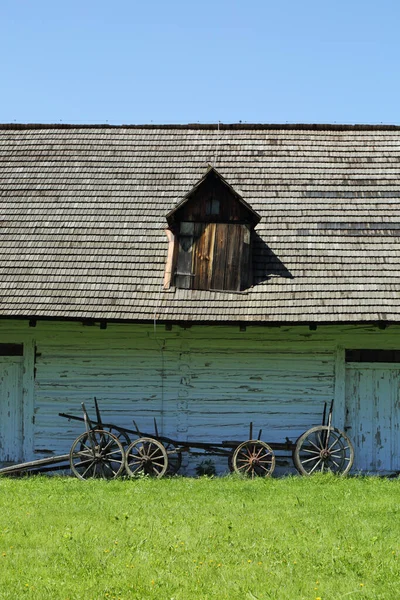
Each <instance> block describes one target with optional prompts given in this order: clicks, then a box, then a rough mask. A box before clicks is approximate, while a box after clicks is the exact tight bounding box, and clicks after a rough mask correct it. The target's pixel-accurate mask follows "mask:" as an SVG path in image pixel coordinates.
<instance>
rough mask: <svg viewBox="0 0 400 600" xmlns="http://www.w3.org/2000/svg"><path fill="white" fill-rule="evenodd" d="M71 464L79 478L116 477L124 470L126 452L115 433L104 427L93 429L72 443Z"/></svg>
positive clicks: (73, 471)
mask: <svg viewBox="0 0 400 600" xmlns="http://www.w3.org/2000/svg"><path fill="white" fill-rule="evenodd" d="M69 464H70V466H71V471H72V473H73V474H74V475H75V476H76V477H78V478H79V479H89V478H91V477H97V478H102V479H114V478H115V477H118V475H120V474H121V473H122V471H123V470H124V467H125V452H124V449H123V447H122V444H121V442H120V441H119V440H118V438H117V437H116V436H115V435H113V434H112V433H110V432H109V431H104V430H103V429H91V430H90V431H86V432H85V433H82V435H80V436H79V437H77V438H76V440H75V441H74V443H73V444H72V447H71V451H70V453H69Z"/></svg>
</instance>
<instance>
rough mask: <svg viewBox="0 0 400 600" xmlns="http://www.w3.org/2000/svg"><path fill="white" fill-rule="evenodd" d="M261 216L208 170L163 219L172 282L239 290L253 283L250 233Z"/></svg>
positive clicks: (183, 284)
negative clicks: (170, 244) (171, 238)
mask: <svg viewBox="0 0 400 600" xmlns="http://www.w3.org/2000/svg"><path fill="white" fill-rule="evenodd" d="M259 220H260V216H259V215H258V214H257V213H256V212H255V211H254V210H253V209H252V208H251V206H250V205H249V204H248V203H247V202H246V201H245V200H244V199H243V198H242V197H241V196H240V195H239V194H238V193H237V192H236V191H235V190H234V189H233V188H232V186H231V185H229V184H228V183H227V181H226V180H225V179H224V178H223V177H222V176H221V175H220V174H219V173H218V172H217V171H216V170H215V169H214V168H212V167H210V168H209V169H208V170H207V172H206V174H205V175H204V177H202V179H200V181H199V182H198V183H197V184H196V185H195V186H194V187H193V188H192V189H191V190H190V192H189V193H188V194H186V196H185V197H184V198H183V199H182V201H181V202H180V203H179V204H178V205H177V206H176V207H175V208H174V209H173V210H172V211H170V212H169V213H168V215H167V221H168V224H169V226H170V229H171V231H172V232H173V233H174V235H175V239H176V247H175V252H174V261H173V262H174V268H173V272H174V284H175V286H176V287H178V288H185V289H193V290H215V291H236V292H238V291H241V290H244V289H246V288H248V287H250V286H251V285H252V254H251V238H252V235H251V233H252V230H253V229H254V227H255V225H256V224H257V223H258V222H259Z"/></svg>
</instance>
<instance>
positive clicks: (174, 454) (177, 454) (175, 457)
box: [164, 442, 182, 476]
mask: <svg viewBox="0 0 400 600" xmlns="http://www.w3.org/2000/svg"><path fill="white" fill-rule="evenodd" d="M164 448H165V451H166V453H167V456H168V468H167V472H166V475H170V476H172V475H176V474H177V472H178V471H179V469H180V468H181V465H182V452H181V451H180V450H179V449H178V448H176V446H175V445H174V444H172V443H171V442H167V443H166V444H165V445H164Z"/></svg>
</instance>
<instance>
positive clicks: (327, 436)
mask: <svg viewBox="0 0 400 600" xmlns="http://www.w3.org/2000/svg"><path fill="white" fill-rule="evenodd" d="M293 461H294V465H295V467H296V469H297V470H298V471H299V473H301V474H302V475H311V474H312V473H317V472H318V471H319V472H322V473H324V472H327V471H330V472H332V473H337V474H341V475H346V473H348V472H349V471H350V469H351V467H352V465H353V461H354V449H353V445H352V443H351V441H350V440H349V438H348V437H347V435H346V434H345V433H343V432H342V431H340V429H336V428H335V427H328V426H327V425H320V426H318V427H313V428H312V429H309V430H308V431H306V432H305V433H303V435H302V436H300V437H299V439H298V440H297V442H296V447H295V449H294V454H293Z"/></svg>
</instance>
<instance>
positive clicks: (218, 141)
mask: <svg viewBox="0 0 400 600" xmlns="http://www.w3.org/2000/svg"><path fill="white" fill-rule="evenodd" d="M220 123H221V121H218V127H217V142H216V144H215V152H214V160H213V167H216V166H217V161H218V151H219V143H220V129H219V126H220Z"/></svg>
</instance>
